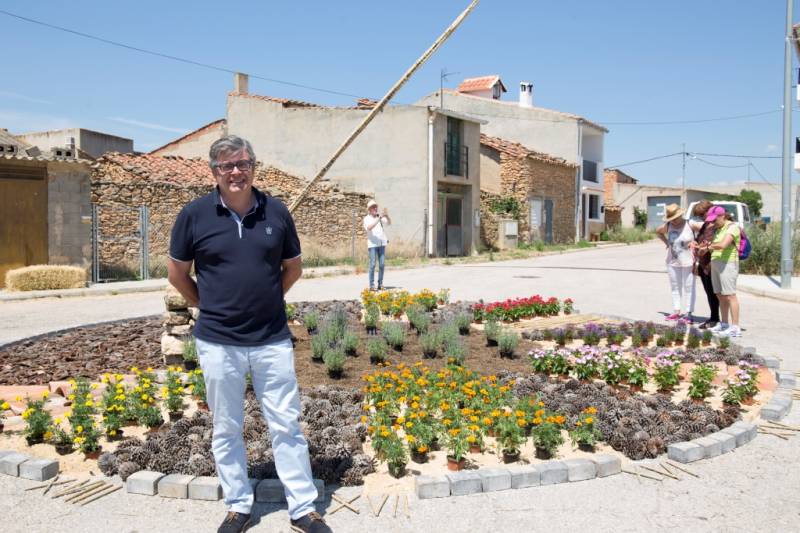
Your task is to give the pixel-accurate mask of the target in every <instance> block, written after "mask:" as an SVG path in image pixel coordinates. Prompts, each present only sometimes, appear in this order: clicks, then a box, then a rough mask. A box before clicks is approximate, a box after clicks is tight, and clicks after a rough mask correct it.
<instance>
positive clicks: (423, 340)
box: [419, 329, 440, 357]
mask: <svg viewBox="0 0 800 533" xmlns="http://www.w3.org/2000/svg"><path fill="white" fill-rule="evenodd" d="M439 342H440V341H439V332H438V331H437V330H435V329H432V330H430V331H428V332H427V333H423V334H422V335H420V337H419V346H420V348H422V353H423V354H424V355H426V356H428V357H436V352H437V351H438V350H439Z"/></svg>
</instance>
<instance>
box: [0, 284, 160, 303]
mask: <svg viewBox="0 0 800 533" xmlns="http://www.w3.org/2000/svg"><path fill="white" fill-rule="evenodd" d="M167 285H168V283H167V280H166V279H164V282H163V283H158V284H151V285H143V286H140V287H117V288H114V287H107V288H95V287H98V286H100V287H102V284H95V285H93V286H91V287H87V288H85V289H61V290H52V291H30V292H24V293H16V292H10V293H6V294H0V302H18V301H23V300H38V299H41V298H78V297H81V296H116V295H118V294H136V293H143V292H159V291H163V290H164V289H165V288H166V287H167Z"/></svg>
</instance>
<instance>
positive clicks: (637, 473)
mask: <svg viewBox="0 0 800 533" xmlns="http://www.w3.org/2000/svg"><path fill="white" fill-rule="evenodd" d="M622 472H625V473H626V474H630V475H632V476H636V477H640V476H641V477H644V478H647V479H654V480H656V481H664V478H662V477H654V476H648V475H647V474H640V473H639V472H631V471H630V470H625V469H623V470H622Z"/></svg>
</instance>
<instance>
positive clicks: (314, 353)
mask: <svg viewBox="0 0 800 533" xmlns="http://www.w3.org/2000/svg"><path fill="white" fill-rule="evenodd" d="M328 348H329V345H328V343H327V342H326V341H325V338H324V337H323V336H322V335H320V334H319V333H318V334H316V335H314V336H312V337H311V358H312V359H315V360H317V361H322V357H323V356H324V355H325V350H327V349H328Z"/></svg>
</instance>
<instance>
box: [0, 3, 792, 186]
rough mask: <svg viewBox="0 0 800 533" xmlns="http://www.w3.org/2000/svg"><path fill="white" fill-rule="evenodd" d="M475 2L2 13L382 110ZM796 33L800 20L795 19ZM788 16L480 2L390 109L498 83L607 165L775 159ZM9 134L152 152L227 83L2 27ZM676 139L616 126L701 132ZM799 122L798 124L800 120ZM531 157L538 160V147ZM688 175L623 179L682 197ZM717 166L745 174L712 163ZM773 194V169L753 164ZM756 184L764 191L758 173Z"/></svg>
mask: <svg viewBox="0 0 800 533" xmlns="http://www.w3.org/2000/svg"><path fill="white" fill-rule="evenodd" d="M467 3H468V2H467V0H459V1H442V0H439V1H435V2H431V1H421V0H407V1H404V2H375V1H374V0H373V1H369V2H368V1H365V0H348V1H343V2H320V1H316V0H310V1H305V2H297V1H293V2H289V1H277V0H276V1H270V2H242V1H228V2H207V1H197V2H191V3H190V2H165V1H163V0H161V1H159V2H155V1H152V0H139V1H137V2H80V1H78V2H56V1H52V0H50V1H39V2H30V1H23V0H7V1H5V2H3V3H2V5H0V9H4V10H7V11H10V12H13V13H16V14H19V15H22V16H26V17H30V18H34V19H38V20H41V21H44V22H48V23H51V24H56V25H60V26H65V27H67V28H71V29H74V30H77V31H80V32H85V33H89V34H93V35H96V36H99V37H103V38H107V39H111V40H116V41H121V42H123V43H126V44H129V45H132V46H136V47H141V48H147V49H151V50H156V51H159V52H163V53H166V54H171V55H175V56H180V57H184V58H188V59H192V60H196V61H200V62H204V63H210V64H214V65H219V66H223V67H226V68H230V69H234V70H241V71H243V72H248V73H251V74H254V75H260V76H263V77H269V78H276V79H280V80H286V81H292V82H295V83H299V84H304V85H310V86H315V87H321V88H326V89H331V90H334V91H340V92H343V93H349V94H353V95H362V96H367V97H372V98H379V97H380V96H381V95H382V94H383V93H384V92H385V91H386V90H387V88H388V87H389V86H391V84H392V83H393V82H394V81H395V80H396V79H397V78H398V77H399V75H400V74H401V73H402V72H403V71H404V70H405V69H406V68H407V67H408V66H409V65H410V64H411V63H412V61H413V60H414V59H416V58H417V56H418V55H419V54H420V53H421V52H422V51H423V50H424V49H425V48H427V46H428V45H429V44H430V43H431V42H432V41H433V39H434V38H435V37H436V36H437V35H438V34H439V33H440V32H441V31H442V30H443V29H444V28H445V27H446V26H447V25H448V24H449V23H450V22H451V21H452V19H453V18H454V17H455V16H456V15H457V14H458V13H459V12H460V11H461V10H462V9H463V8H464V7H465V6H466V5H467ZM797 15H798V17H797V18H800V13H797ZM784 17H785V3H784V2H783V1H779V0H770V1H760V2H753V1H750V0H731V1H728V2H718V1H712V0H695V1H688V0H674V1H671V2H642V1H641V0H616V1H608V2H598V1H588V0H562V1H559V2H555V1H553V0H549V1H544V0H540V1H533V0H527V1H526V0H483V1H482V2H481V4H479V6H478V8H477V9H476V10H475V12H474V13H473V14H472V15H471V16H470V18H468V19H467V20H466V21H465V23H464V24H463V26H462V27H461V28H460V29H459V30H458V31H457V32H456V34H455V35H453V36H452V37H451V38H450V40H449V41H448V42H447V43H445V45H444V46H443V47H442V48H441V49H440V50H439V52H437V54H436V55H434V56H433V57H432V58H431V60H429V62H428V63H427V64H426V65H425V66H424V67H423V68H422V69H421V70H420V71H418V73H417V74H416V75H415V76H414V78H413V79H412V80H411V81H410V82H409V83H408V84H407V85H406V87H405V88H404V89H403V90H402V91H401V92H400V93H399V95H398V96H397V98H396V100H395V101H396V102H397V103H412V102H414V101H416V100H417V99H418V98H419V97H421V96H423V95H425V94H428V93H430V92H434V91H436V90H437V89H438V86H439V72H440V69H442V68H447V69H448V70H450V71H457V72H459V73H460V74H457V75H455V76H453V77H452V78H451V80H450V82H449V83H448V84H447V85H449V86H450V87H455V85H456V84H457V83H458V81H459V80H460V79H461V78H462V77H471V76H478V75H483V74H491V73H497V74H500V75H501V77H502V78H503V80H504V81H505V83H506V86H507V87H508V88H509V91H510V92H509V93H508V94H507V95H506V96H505V98H506V99H516V97H517V90H518V89H517V87H518V82H519V81H521V80H530V81H532V82H533V84H534V101H535V104H536V105H540V106H543V107H548V108H552V109H557V110H560V111H567V112H572V113H577V114H580V115H583V116H585V117H586V118H588V119H590V120H592V121H596V122H601V123H604V124H608V128H609V130H610V133H609V134H608V135H607V136H606V158H605V159H606V161H605V163H606V165H607V166H611V165H614V164H621V163H625V162H629V161H635V160H639V159H645V158H649V157H653V156H658V155H663V154H669V153H673V152H678V151H680V150H681V143H683V142H685V143H686V148H687V150H688V151H690V152H711V153H728V154H750V155H760V156H770V155H771V156H776V155H780V146H781V114H780V112H778V110H779V109H780V106H781V102H782V63H783V31H784ZM0 35H2V37H3V43H4V45H5V46H4V48H5V50H6V53H5V54H4V58H3V62H2V70H0V127H5V128H8V129H9V130H11V131H12V132H16V133H21V132H25V131H33V130H42V129H55V128H60V127H67V126H80V127H84V128H90V129H95V130H100V131H105V132H109V133H113V134H117V135H122V136H125V137H130V138H133V139H134V140H135V145H136V148H137V149H138V150H149V149H152V148H154V147H156V146H159V145H161V144H163V143H165V142H168V141H169V140H171V139H172V138H175V137H177V136H179V135H180V134H182V133H183V132H186V131H190V130H192V129H194V128H196V127H199V126H201V125H203V124H205V123H207V122H210V121H212V120H215V119H218V118H222V117H223V116H224V114H225V97H226V94H227V92H228V91H229V90H230V89H231V88H232V83H233V82H232V76H231V75H230V74H228V73H225V72H217V71H214V70H208V69H204V68H199V67H196V66H191V65H187V64H182V63H177V62H174V61H170V60H166V59H161V58H157V57H152V56H148V55H144V54H141V53H137V52H133V51H130V50H125V49H121V48H117V47H114V46H109V45H106V44H103V43H100V42H97V41H92V40H88V39H85V38H83V37H78V36H75V35H71V34H67V33H63V32H59V31H55V30H52V29H48V28H44V27H41V26H37V25H34V24H31V23H28V22H23V21H20V20H17V19H14V18H11V17H8V16H7V15H2V14H0ZM250 90H251V92H255V93H259V94H269V95H274V96H283V97H293V98H298V99H304V100H310V101H314V102H319V103H323V104H330V105H341V104H351V103H352V102H353V98H350V97H344V96H337V95H332V94H327V93H322V92H315V91H310V90H305V89H299V88H294V87H289V86H285V85H281V84H276V83H270V82H266V81H260V80H252V79H251V82H250ZM772 110H774V111H775V112H774V113H771V114H767V115H764V116H759V117H753V118H746V119H740V120H731V121H722V122H709V123H703V124H682V125H621V124H613V123H614V122H653V121H656V122H657V121H673V120H695V119H706V118H715V117H726V116H731V115H742V114H751V113H760V112H766V111H772ZM794 118H795V119H796V120H797V119H800V113H795V115H794ZM533 148H535V147H533ZM680 159H681V158H680V157H673V158H669V159H665V160H660V161H655V162H652V163H647V164H641V165H635V166H630V167H624V170H626V171H628V172H629V173H630V174H632V175H633V176H635V177H637V178H639V179H641V180H642V181H643V182H645V183H661V184H670V185H672V184H676V183H679V181H680V175H681V161H680ZM704 159H706V160H707V161H710V162H714V163H717V164H722V165H737V164H738V165H742V164H745V163H746V160H736V159H727V158H713V157H704ZM753 163H754V164H755V165H756V167H757V168H758V169H759V170H760V171H761V172H762V173H763V174H764V175H765V176H766V178H768V179H769V180H770V181H779V179H780V160H779V159H759V160H753ZM746 172H747V169H746V168H720V167H715V166H710V165H708V164H705V163H703V162H701V161H698V160H691V159H690V160H689V162H688V163H687V184H688V185H689V186H691V185H702V184H708V183H716V182H731V183H732V182H737V181H740V180H744V179H745V177H746ZM752 177H753V178H752V179H753V180H756V179H758V178H757V175H756V173H755V171H752Z"/></svg>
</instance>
